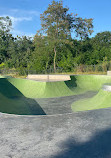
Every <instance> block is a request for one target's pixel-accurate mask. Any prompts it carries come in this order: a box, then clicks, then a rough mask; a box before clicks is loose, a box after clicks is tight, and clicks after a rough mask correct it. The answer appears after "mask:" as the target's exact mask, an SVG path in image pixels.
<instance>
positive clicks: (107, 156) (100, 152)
mask: <svg viewBox="0 0 111 158" xmlns="http://www.w3.org/2000/svg"><path fill="white" fill-rule="evenodd" d="M59 148H60V149H62V151H63V152H61V153H58V154H57V155H55V156H52V157H50V158H111V129H107V130H104V131H100V132H97V133H95V135H94V136H93V137H92V138H91V140H89V141H87V142H84V143H80V142H77V141H76V140H75V139H74V138H69V139H67V140H66V141H64V142H63V143H61V144H59Z"/></svg>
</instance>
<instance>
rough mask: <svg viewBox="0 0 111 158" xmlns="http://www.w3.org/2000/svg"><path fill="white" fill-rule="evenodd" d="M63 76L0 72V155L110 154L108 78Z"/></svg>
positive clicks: (82, 157)
mask: <svg viewBox="0 0 111 158" xmlns="http://www.w3.org/2000/svg"><path fill="white" fill-rule="evenodd" d="M61 76H62V75H61ZM61 76H59V75H58V77H57V76H56V75H55V76H54V75H52V76H42V77H43V78H42V79H41V77H40V76H39V78H36V79H34V78H30V77H27V79H19V78H12V77H7V76H1V78H0V126H1V129H0V135H1V137H0V142H1V143H0V153H1V157H3V158H5V157H6V158H10V157H12V158H22V157H27V158H36V157H37V158H73V157H75V158H89V157H90V158H96V157H97V158H98V157H100V158H110V157H111V152H110V151H111V150H110V149H111V143H110V138H111V121H110V120H111V110H110V107H111V88H110V85H111V77H110V76H106V75H67V76H65V75H63V76H62V77H61ZM44 77H45V78H44ZM54 78H55V79H54ZM60 78H61V79H60Z"/></svg>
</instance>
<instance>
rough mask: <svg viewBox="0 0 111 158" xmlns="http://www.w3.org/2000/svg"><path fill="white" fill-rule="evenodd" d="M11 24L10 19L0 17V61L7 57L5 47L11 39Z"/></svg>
mask: <svg viewBox="0 0 111 158" xmlns="http://www.w3.org/2000/svg"><path fill="white" fill-rule="evenodd" d="M11 26H12V22H11V19H10V18H9V17H8V16H7V17H0V63H2V62H4V60H5V59H6V58H8V54H7V48H8V45H9V42H10V40H13V37H12V34H10V29H11Z"/></svg>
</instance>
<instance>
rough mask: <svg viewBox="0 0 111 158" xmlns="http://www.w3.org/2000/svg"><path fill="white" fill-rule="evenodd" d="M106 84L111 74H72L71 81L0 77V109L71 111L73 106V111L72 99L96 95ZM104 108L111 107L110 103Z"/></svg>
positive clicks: (26, 112)
mask: <svg viewBox="0 0 111 158" xmlns="http://www.w3.org/2000/svg"><path fill="white" fill-rule="evenodd" d="M105 83H111V77H110V76H97V75H80V76H71V80H70V81H61V82H38V81H32V80H27V79H15V78H1V79H0V112H3V113H9V114H21V115H52V114H64V113H71V112H73V111H72V110H74V111H75V109H73V108H72V110H71V104H72V103H73V102H75V101H77V100H80V99H84V98H90V97H93V96H94V95H96V93H97V92H98V90H99V89H100V88H101V87H102V85H103V84H105ZM101 94H102V93H101ZM94 97H95V96H94ZM101 97H102V95H101ZM40 98H41V99H40ZM49 98H50V99H49ZM91 99H92V98H91ZM93 100H95V98H94V99H92V100H91V103H92V106H93ZM96 101H97V100H96ZM96 104H97V103H96ZM96 104H95V105H96ZM81 105H82V104H81ZM75 107H76V106H74V108H75ZM84 107H85V106H84ZM105 107H109V105H108V106H105ZM94 108H95V109H96V108H97V107H96V106H93V108H92V109H94ZM99 108H101V107H99ZM82 110H84V109H82ZM85 110H87V108H86V109H85Z"/></svg>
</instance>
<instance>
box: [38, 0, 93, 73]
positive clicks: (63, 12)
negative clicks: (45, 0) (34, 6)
mask: <svg viewBox="0 0 111 158" xmlns="http://www.w3.org/2000/svg"><path fill="white" fill-rule="evenodd" d="M68 11H69V8H67V7H63V2H62V1H57V2H56V1H55V0H53V1H52V3H51V4H49V6H48V8H47V10H45V11H44V12H43V14H41V17H40V18H41V27H42V28H41V31H43V35H46V36H47V37H48V38H47V39H48V40H50V41H52V46H53V51H54V71H55V67H56V63H55V60H56V56H57V47H58V46H60V45H61V44H65V43H70V42H69V41H70V40H71V32H72V31H74V32H75V33H76V35H77V36H80V37H81V39H82V38H85V37H88V35H89V34H91V33H92V32H93V30H92V28H93V25H92V21H93V19H82V18H80V17H77V14H76V15H73V14H72V13H71V14H69V13H68Z"/></svg>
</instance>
